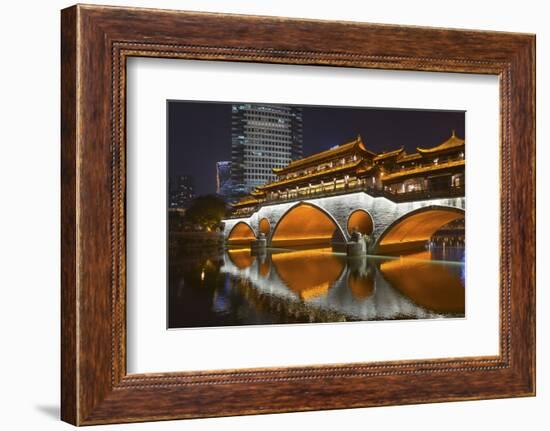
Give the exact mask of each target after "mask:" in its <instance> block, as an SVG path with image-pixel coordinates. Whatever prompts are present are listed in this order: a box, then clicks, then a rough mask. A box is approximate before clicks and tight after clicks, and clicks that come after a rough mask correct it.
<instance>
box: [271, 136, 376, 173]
mask: <svg viewBox="0 0 550 431" xmlns="http://www.w3.org/2000/svg"><path fill="white" fill-rule="evenodd" d="M355 152H362V153H367V154H370V155H371V156H373V157H374V156H376V154H375V153H374V152H372V151H370V150H369V149H367V147H365V144H364V143H363V140H362V139H361V135H357V138H355V139H354V140H353V141H350V142H347V143H345V144H342V145H339V146H337V147H333V148H330V149H328V150H325V151H321V152H320V153H316V154H313V155H311V156H308V157H304V158H302V159H298V160H294V161H292V162H290V163H289V164H288V165H286V166H285V167H283V168H274V169H273V172H274V173H276V174H281V173H286V172H292V171H294V170H296V169H299V168H303V167H305V166H310V165H314V164H317V163H320V162H323V161H326V160H330V159H333V158H335V157H338V156H341V155H344V154H350V153H351V154H353V153H355Z"/></svg>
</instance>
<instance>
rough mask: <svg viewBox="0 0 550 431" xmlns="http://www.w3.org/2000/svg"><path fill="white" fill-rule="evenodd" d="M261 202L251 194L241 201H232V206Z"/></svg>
mask: <svg viewBox="0 0 550 431" xmlns="http://www.w3.org/2000/svg"><path fill="white" fill-rule="evenodd" d="M259 202H260V201H259V200H258V199H255V198H251V197H249V196H245V197H244V198H243V199H241V200H240V201H237V202H234V203H232V204H231V206H232V207H234V208H235V207H241V206H248V205H252V204H258V203H259Z"/></svg>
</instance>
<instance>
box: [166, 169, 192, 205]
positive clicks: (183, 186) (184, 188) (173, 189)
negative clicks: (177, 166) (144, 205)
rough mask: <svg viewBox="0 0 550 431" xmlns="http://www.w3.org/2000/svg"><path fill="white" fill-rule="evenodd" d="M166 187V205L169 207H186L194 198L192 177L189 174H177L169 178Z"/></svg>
mask: <svg viewBox="0 0 550 431" xmlns="http://www.w3.org/2000/svg"><path fill="white" fill-rule="evenodd" d="M168 189H169V195H168V198H169V202H168V206H169V207H170V208H187V207H188V206H189V204H191V201H192V200H193V199H195V189H194V184H193V177H191V176H190V175H179V176H177V177H172V178H170V182H169V184H168Z"/></svg>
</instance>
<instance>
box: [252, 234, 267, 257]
mask: <svg viewBox="0 0 550 431" xmlns="http://www.w3.org/2000/svg"><path fill="white" fill-rule="evenodd" d="M250 248H251V250H252V252H256V253H258V252H260V253H261V252H265V250H266V248H267V238H266V237H265V234H263V233H260V235H259V237H258V238H257V239H254V240H252V241H251V242H250Z"/></svg>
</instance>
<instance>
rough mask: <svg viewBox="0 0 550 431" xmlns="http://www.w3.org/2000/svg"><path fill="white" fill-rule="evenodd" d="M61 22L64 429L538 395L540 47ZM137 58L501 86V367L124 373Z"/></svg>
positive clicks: (96, 9)
mask: <svg viewBox="0 0 550 431" xmlns="http://www.w3.org/2000/svg"><path fill="white" fill-rule="evenodd" d="M61 17H62V26H61V49H62V56H61V57H62V60H61V71H62V76H61V79H62V81H61V82H62V93H61V107H62V109H61V111H62V112H61V114H62V115H61V121H62V151H61V159H62V218H61V221H62V296H61V304H62V325H61V335H62V337H61V338H62V344H61V351H62V364H61V365H62V373H61V374H62V379H61V387H62V391H61V393H62V394H61V417H62V419H63V420H65V421H67V422H70V423H72V424H75V425H88V424H101V423H112V422H135V421H147V420H161V419H177V418H191V417H208V416H226V415H239V414H255V413H272V412H288V411H306V410H320V409H337V408H351V407H365V406H381V405H389V404H411V403H424V402H441V401H450V400H472V399H480V398H501V397H512V396H530V395H534V393H535V104H534V102H535V36H534V35H528V34H512V33H497V32H487V31H469V30H468V31H466V30H448V29H437V28H422V27H402V26H391V25H375V24H361V23H353V22H330V21H312V20H297V19H286V18H274V17H254V16H240V15H220V14H212V13H196V12H178V11H167V10H147V9H133V8H118V7H102V6H81V5H78V6H73V7H70V8H68V9H65V10H63V11H62V14H61ZM129 56H147V57H165V58H186V59H200V60H223V61H245V62H263V63H287V64H306V65H331V66H344V67H359V68H377V69H406V70H419V71H444V72H462V73H482V74H494V75H498V76H499V77H500V106H501V112H500V116H501V220H500V223H501V274H502V275H501V280H500V290H501V299H500V304H501V307H500V316H501V331H500V337H501V338H500V354H499V355H498V356H495V357H465V358H443V359H437V360H421V361H401V362H382V363H354V364H339V365H330V366H306V367H292V368H269V369H243V370H226V371H208V370H206V371H204V372H181V373H160V374H141V375H136V374H131V375H128V374H127V373H126V367H125V363H126V361H125V354H126V352H125V333H126V331H125V295H126V292H125V290H126V285H125V181H126V179H125V151H126V150H125V97H126V95H125V83H126V81H125V76H126V74H125V64H126V59H127V58H128V57H129ZM251 394H253V396H251Z"/></svg>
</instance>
